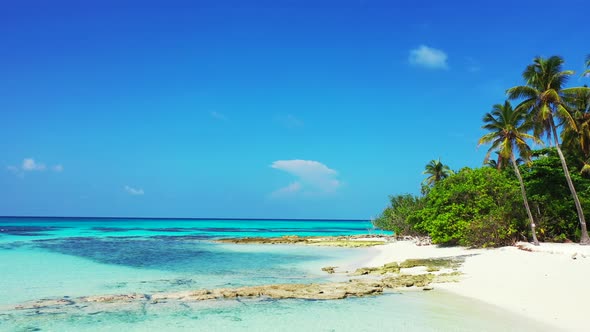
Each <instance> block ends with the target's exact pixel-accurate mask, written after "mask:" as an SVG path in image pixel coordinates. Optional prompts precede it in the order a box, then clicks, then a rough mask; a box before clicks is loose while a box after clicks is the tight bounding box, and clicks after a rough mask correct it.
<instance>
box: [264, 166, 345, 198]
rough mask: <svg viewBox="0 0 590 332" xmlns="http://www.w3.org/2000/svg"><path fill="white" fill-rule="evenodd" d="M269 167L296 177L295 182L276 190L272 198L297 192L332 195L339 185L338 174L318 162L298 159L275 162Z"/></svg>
mask: <svg viewBox="0 0 590 332" xmlns="http://www.w3.org/2000/svg"><path fill="white" fill-rule="evenodd" d="M270 167H272V168H274V169H279V170H282V171H285V172H287V173H289V174H291V175H294V176H295V177H297V181H295V182H292V183H291V184H289V185H288V186H286V187H283V188H280V189H278V190H276V191H275V192H274V193H273V196H277V195H285V194H293V193H297V192H307V193H317V192H320V193H332V192H334V191H336V190H337V189H338V188H339V187H340V185H341V183H340V181H339V180H338V179H337V178H336V176H337V175H338V172H336V171H335V170H333V169H331V168H329V167H328V166H326V165H324V164H322V163H320V162H318V161H313V160H300V159H295V160H277V161H275V162H273V163H272V165H271V166H270Z"/></svg>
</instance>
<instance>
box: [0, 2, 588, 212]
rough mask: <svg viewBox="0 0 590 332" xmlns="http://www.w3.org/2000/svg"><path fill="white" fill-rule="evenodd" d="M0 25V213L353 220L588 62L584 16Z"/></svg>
mask: <svg viewBox="0 0 590 332" xmlns="http://www.w3.org/2000/svg"><path fill="white" fill-rule="evenodd" d="M122 3H123V4H122ZM246 3H247V4H246ZM408 3H410V2H408ZM1 7H2V8H1V10H0V45H2V46H1V49H0V124H1V127H0V128H1V130H0V215H61V216H152V217H165V216H177V217H264V218H279V217H283V218H369V217H371V216H375V215H377V214H378V213H379V212H380V210H381V209H382V208H383V207H384V206H385V205H386V204H387V196H388V195H390V194H395V193H406V192H409V193H418V192H419V189H420V182H421V181H422V180H423V175H422V174H421V172H422V170H423V169H424V165H425V164H426V163H427V162H428V161H429V160H431V159H435V158H439V157H440V158H441V159H442V161H443V162H444V163H447V164H449V165H450V166H451V168H453V169H459V168H461V167H463V166H470V167H476V166H479V165H481V161H482V159H483V157H484V154H485V150H486V149H485V148H480V149H479V150H478V149H477V148H476V145H477V139H478V138H479V137H480V136H481V135H482V134H483V131H482V130H481V129H480V127H481V117H482V115H483V114H484V113H485V112H487V111H489V110H490V108H491V105H492V104H494V103H498V102H503V100H504V98H505V97H504V91H505V89H507V88H509V87H511V86H513V85H517V84H521V83H522V81H521V77H520V74H521V72H522V70H523V69H524V67H525V66H526V65H527V64H528V63H530V61H531V60H532V58H533V57H534V56H537V55H542V56H550V55H553V54H559V55H562V56H564V57H565V59H566V67H567V68H569V69H573V70H576V71H577V72H580V71H581V70H582V69H583V60H584V57H585V55H586V54H587V53H590V44H588V42H587V40H588V38H587V36H589V35H590V26H589V25H588V23H587V17H586V16H587V14H586V13H587V9H586V8H585V4H584V1H561V2H559V3H556V2H554V1H552V2H549V1H519V4H514V3H513V2H512V1H503V0H501V1H493V2H486V3H485V4H474V3H473V2H452V1H450V2H449V1H447V2H444V4H443V3H442V2H441V1H422V2H420V4H419V5H416V4H413V5H410V4H403V5H401V4H393V1H384V2H379V1H248V2H245V1H239V2H238V1H234V2H229V1H219V0H217V1H160V2H156V1H141V2H132V1H117V2H112V1H100V2H99V1H95V2H94V4H90V3H89V2H87V1H83V2H81V1H75V2H73V1H72V2H65V1H18V2H17V1H12V2H6V3H3V4H2V5H1ZM588 81H589V80H588V79H581V78H579V77H578V76H576V78H574V79H573V80H572V81H571V84H573V85H575V84H584V83H588Z"/></svg>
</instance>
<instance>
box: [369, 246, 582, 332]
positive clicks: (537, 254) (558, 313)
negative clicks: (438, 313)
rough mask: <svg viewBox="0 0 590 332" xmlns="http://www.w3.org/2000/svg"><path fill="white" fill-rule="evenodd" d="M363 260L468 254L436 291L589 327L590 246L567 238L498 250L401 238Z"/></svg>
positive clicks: (556, 323)
mask: <svg viewBox="0 0 590 332" xmlns="http://www.w3.org/2000/svg"><path fill="white" fill-rule="evenodd" d="M370 249H371V250H372V251H373V252H374V256H373V257H370V258H369V259H368V260H367V261H366V262H364V263H362V264H361V265H364V266H380V265H383V264H386V263H389V262H400V261H403V260H406V259H411V258H419V259H427V258H441V257H457V256H462V257H464V258H465V261H464V262H463V264H462V265H461V266H460V267H459V271H460V272H461V273H462V275H461V276H460V277H459V280H458V282H454V283H433V287H434V289H436V290H441V291H444V292H449V293H452V294H455V295H459V296H461V297H465V298H470V299H474V300H477V301H480V302H483V303H486V304H490V305H493V306H496V307H498V308H501V309H504V310H506V311H509V312H511V313H514V314H517V315H519V316H522V317H525V318H527V319H531V320H534V321H536V322H539V323H543V324H547V325H549V326H551V327H552V328H555V329H558V330H565V331H584V330H586V329H587V325H588V324H589V323H588V320H587V319H586V308H585V305H584V302H583V301H584V299H587V298H590V287H588V286H587V281H588V276H590V247H586V246H580V245H579V244H574V243H568V244H562V243H541V246H539V247H534V246H532V245H530V244H528V243H518V244H517V246H512V247H501V248H494V249H467V248H462V247H438V246H436V245H429V246H417V245H415V244H414V243H413V242H411V241H397V242H393V243H388V244H384V245H382V246H376V247H372V248H370Z"/></svg>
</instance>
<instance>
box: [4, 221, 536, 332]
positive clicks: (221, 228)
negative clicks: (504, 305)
mask: <svg viewBox="0 0 590 332" xmlns="http://www.w3.org/2000/svg"><path fill="white" fill-rule="evenodd" d="M367 233H370V234H377V233H383V232H381V231H379V230H375V229H374V228H373V226H372V225H371V223H370V222H369V221H362V220H253V219H245V220H221V219H109V218H9V217H5V218H0V331H86V330H87V331H121V330H125V331H185V330H191V331H224V332H227V331H393V330H396V331H497V330H505V331H526V330H535V331H542V330H543V326H539V325H537V324H536V323H535V322H531V321H528V320H525V319H522V318H521V317H518V316H515V315H512V314H509V313H507V312H504V311H502V310H500V309H498V308H495V307H493V306H489V305H486V304H483V303H479V302H476V301H472V300H468V299H465V298H461V297H458V296H455V295H452V294H447V293H444V292H439V291H431V292H422V291H403V292H388V293H386V294H385V295H382V296H375V297H364V298H349V299H344V300H333V301H312V300H270V299H265V298H261V299H232V300H213V301H203V302H198V303H188V302H187V303H182V302H178V303H161V304H150V305H145V304H144V305H137V304H129V305H127V306H125V305H123V306H121V305H118V306H104V305H103V306H92V305H89V306H85V307H80V306H60V307H59V308H40V309H36V308H33V309H15V307H16V306H18V305H19V304H23V303H27V302H29V301H35V300H40V299H69V298H75V297H80V296H89V295H105V294H130V293H141V294H153V293H157V292H172V291H183V290H194V289H202V288H208V289H210V288H219V287H240V286H248V285H262V284H275V283H312V282H327V281H334V280H338V278H340V279H342V278H346V277H345V276H344V277H343V276H334V275H329V274H327V273H325V272H323V271H321V267H323V266H328V265H331V266H334V265H336V266H342V265H343V264H349V262H351V261H352V262H362V261H363V260H365V259H366V258H367V257H368V256H369V255H370V254H371V250H372V249H371V248H356V249H352V248H334V247H312V246H295V245H292V246H289V245H237V244H225V243H223V244H222V243H216V242H214V241H213V240H215V239H218V238H225V237H244V236H266V237H270V236H282V235H300V236H306V235H354V234H367Z"/></svg>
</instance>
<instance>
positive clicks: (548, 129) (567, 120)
mask: <svg viewBox="0 0 590 332" xmlns="http://www.w3.org/2000/svg"><path fill="white" fill-rule="evenodd" d="M563 62H564V61H563V59H562V58H561V57H559V56H552V57H550V58H548V59H545V58H542V57H536V58H535V59H534V60H533V63H532V64H530V65H528V66H527V67H526V69H525V70H524V72H523V74H522V77H523V78H524V80H525V82H526V85H522V86H516V87H513V88H510V89H508V91H507V93H508V97H509V98H510V99H519V100H522V101H521V103H520V104H519V105H518V106H517V107H516V109H517V110H523V111H525V112H527V113H529V114H530V116H531V118H532V120H533V124H534V135H535V136H536V137H540V136H541V135H542V134H545V135H546V136H547V138H548V139H549V141H551V137H553V141H554V144H555V147H556V149H557V153H558V155H559V159H560V160H561V166H562V167H563V171H564V173H565V178H566V181H567V184H568V187H569V189H570V191H571V193H572V197H573V199H574V203H575V205H576V211H577V212H578V219H579V222H580V229H581V230H582V235H581V238H580V244H590V237H588V231H587V229H586V219H585V217H584V211H583V210H582V205H581V204H580V199H579V198H578V194H577V192H576V188H575V187H574V184H573V182H572V178H571V176H570V172H569V170H568V167H567V163H566V161H565V157H564V155H563V152H562V151H561V148H560V146H559V136H558V135H557V126H558V125H560V124H563V125H564V126H565V127H571V128H574V129H575V128H576V125H575V121H574V119H573V117H572V116H571V114H570V112H568V110H567V109H566V103H565V102H564V98H565V96H566V95H571V94H576V93H581V91H582V90H584V89H587V88H583V87H579V88H568V89H564V88H563V86H564V85H565V84H566V82H567V79H568V78H569V76H571V75H573V74H574V72H573V71H571V70H562V65H563ZM556 120H557V121H558V122H557V124H556Z"/></svg>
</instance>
